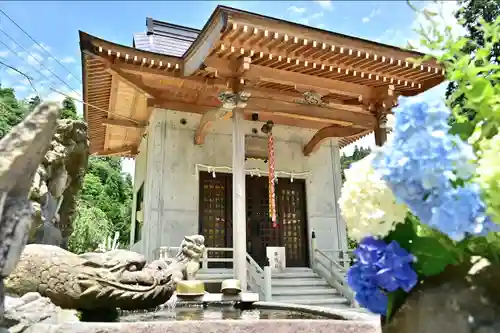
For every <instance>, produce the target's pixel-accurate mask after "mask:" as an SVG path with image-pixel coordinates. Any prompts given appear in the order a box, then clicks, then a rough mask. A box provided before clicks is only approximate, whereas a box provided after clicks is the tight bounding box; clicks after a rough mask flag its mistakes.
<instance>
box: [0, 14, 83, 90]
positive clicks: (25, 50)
mask: <svg viewBox="0 0 500 333" xmlns="http://www.w3.org/2000/svg"><path fill="white" fill-rule="evenodd" d="M0 10H1V9H0ZM0 31H1V32H2V33H3V34H4V35H5V36H7V37H8V38H9V39H10V40H11V41H12V42H13V43H14V44H16V45H17V46H19V47H21V48H22V49H23V50H24V52H26V53H28V54H29V55H30V56H31V57H32V58H33V59H34V60H35V61H36V62H37V64H39V65H40V66H42V67H43V68H45V69H46V70H48V71H49V72H50V73H51V74H52V75H54V76H55V77H56V78H57V79H59V81H61V82H62V83H63V84H64V85H65V86H66V87H68V88H69V89H70V90H73V91H74V92H75V93H77V94H80V93H79V92H78V91H76V90H75V89H73V87H71V86H70V85H69V84H67V83H66V81H64V80H63V79H61V78H60V77H59V76H58V75H57V74H56V73H54V72H53V71H52V70H51V69H50V68H48V67H46V66H45V65H44V64H42V63H41V62H40V61H38V59H37V58H36V57H35V56H34V55H33V53H32V52H31V51H28V50H27V49H26V48H25V47H24V46H22V45H21V44H19V43H18V42H17V41H16V40H15V39H14V38H12V37H11V36H10V35H9V34H8V33H6V32H5V31H4V30H3V29H2V28H0ZM4 45H5V44H4ZM16 54H17V53H16ZM18 56H19V55H18ZM21 59H22V57H21ZM23 60H24V61H25V62H26V63H27V64H28V65H30V64H29V63H28V62H27V61H26V60H25V59H23ZM30 66H31V65H30ZM32 67H33V66H32ZM33 68H34V67H33ZM37 71H38V70H37ZM39 73H40V74H42V73H41V72H39ZM42 75H43V74H42Z"/></svg>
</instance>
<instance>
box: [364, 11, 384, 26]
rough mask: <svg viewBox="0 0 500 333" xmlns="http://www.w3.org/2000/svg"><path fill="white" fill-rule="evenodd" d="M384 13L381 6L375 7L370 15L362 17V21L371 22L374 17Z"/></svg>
mask: <svg viewBox="0 0 500 333" xmlns="http://www.w3.org/2000/svg"><path fill="white" fill-rule="evenodd" d="M380 14H382V11H381V10H380V9H379V8H376V9H373V10H372V11H371V12H370V14H368V16H365V17H363V18H362V19H361V22H363V23H368V22H370V21H371V20H372V19H373V18H375V17H377V16H379V15H380Z"/></svg>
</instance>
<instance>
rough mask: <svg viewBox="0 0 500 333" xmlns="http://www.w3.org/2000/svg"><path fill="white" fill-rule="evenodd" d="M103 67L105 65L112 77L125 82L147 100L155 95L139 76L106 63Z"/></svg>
mask: <svg viewBox="0 0 500 333" xmlns="http://www.w3.org/2000/svg"><path fill="white" fill-rule="evenodd" d="M105 65H106V70H107V71H108V72H110V73H112V74H113V76H114V77H116V78H117V79H119V80H121V81H123V82H125V84H127V85H129V86H131V87H132V88H134V89H135V90H137V91H139V92H140V93H142V94H144V95H145V96H146V97H147V98H153V97H155V96H156V95H157V93H156V92H155V91H154V90H153V89H151V87H148V86H146V85H145V84H144V83H143V82H142V78H141V77H140V76H136V75H133V74H129V73H125V72H124V71H122V70H120V69H119V68H118V67H117V66H115V65H114V64H111V63H109V62H106V63H105Z"/></svg>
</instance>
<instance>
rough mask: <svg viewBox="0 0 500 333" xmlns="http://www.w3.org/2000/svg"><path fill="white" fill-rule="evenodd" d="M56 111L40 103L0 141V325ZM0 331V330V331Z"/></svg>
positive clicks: (29, 226)
mask: <svg viewBox="0 0 500 333" xmlns="http://www.w3.org/2000/svg"><path fill="white" fill-rule="evenodd" d="M58 115H59V108H58V107H57V106H56V105H55V104H50V103H43V104H41V105H40V106H38V107H37V108H36V109H35V111H33V112H32V113H31V114H29V115H28V116H27V117H26V118H25V119H24V120H23V121H22V122H21V123H20V124H18V125H17V126H14V127H13V128H12V130H11V131H10V132H9V133H7V135H5V136H4V137H3V138H2V139H1V140H0V325H1V326H2V327H3V326H4V283H3V279H4V278H5V277H6V276H8V275H9V274H10V273H11V272H12V271H13V270H14V268H15V266H16V264H17V263H18V261H19V257H20V256H21V252H22V251H23V249H24V246H25V245H26V241H27V239H28V236H29V231H30V228H31V225H32V222H33V218H32V217H33V210H32V205H31V202H30V201H29V200H28V198H29V195H30V188H31V185H32V183H33V179H34V178H36V177H34V176H35V174H36V170H37V168H38V165H39V164H40V162H41V160H42V159H43V157H44V155H45V153H46V152H47V149H48V148H49V143H50V139H51V137H52V136H53V134H54V131H55V129H56V126H57V117H58ZM2 330H3V329H2Z"/></svg>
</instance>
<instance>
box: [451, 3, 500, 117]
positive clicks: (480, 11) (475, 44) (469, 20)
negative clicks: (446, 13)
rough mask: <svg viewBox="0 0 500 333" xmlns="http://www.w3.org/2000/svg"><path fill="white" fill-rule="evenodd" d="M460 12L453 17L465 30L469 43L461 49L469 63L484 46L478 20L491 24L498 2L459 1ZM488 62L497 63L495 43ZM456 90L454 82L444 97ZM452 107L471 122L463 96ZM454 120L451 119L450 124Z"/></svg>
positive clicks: (498, 54)
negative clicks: (469, 56)
mask: <svg viewBox="0 0 500 333" xmlns="http://www.w3.org/2000/svg"><path fill="white" fill-rule="evenodd" d="M459 4H460V5H461V6H460V7H461V10H459V11H458V12H457V13H456V14H455V17H456V18H457V20H458V21H459V22H461V24H462V25H463V27H464V28H465V30H466V37H467V38H468V39H469V40H470V41H471V42H469V43H466V44H465V45H464V46H463V47H462V50H461V51H462V52H464V53H465V54H470V55H471V61H474V54H475V53H476V51H477V49H478V48H479V47H484V46H485V38H484V33H483V31H482V29H481V28H480V25H479V24H478V22H479V21H478V20H479V19H480V18H481V19H483V20H484V21H485V22H487V23H493V22H494V21H495V19H496V17H497V16H498V15H499V14H500V2H499V1H498V0H461V1H459ZM488 59H489V62H491V63H498V61H499V60H498V59H500V45H499V44H498V43H495V44H494V45H493V47H492V48H491V49H490V53H489V55H488ZM457 89H458V86H457V84H456V82H454V81H452V82H450V83H449V85H448V87H447V91H446V97H447V98H448V97H450V96H452V94H454V93H455V92H456V91H457ZM451 105H452V107H457V106H459V107H460V108H459V114H460V115H461V116H463V117H465V118H466V119H469V120H473V119H474V117H475V114H476V113H475V111H474V110H473V109H468V108H465V107H464V105H465V96H464V95H463V94H459V95H458V96H457V97H456V98H455V99H454V100H453V101H452V102H451ZM453 121H454V118H453V119H452V122H453Z"/></svg>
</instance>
